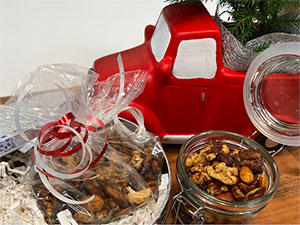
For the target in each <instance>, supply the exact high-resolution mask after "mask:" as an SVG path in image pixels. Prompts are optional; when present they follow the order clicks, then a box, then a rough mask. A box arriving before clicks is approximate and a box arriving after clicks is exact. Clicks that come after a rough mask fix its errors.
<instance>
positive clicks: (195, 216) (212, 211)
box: [172, 131, 279, 224]
mask: <svg viewBox="0 0 300 225" xmlns="http://www.w3.org/2000/svg"><path fill="white" fill-rule="evenodd" d="M209 144H214V145H222V144H226V145H227V146H228V147H229V148H230V147H232V148H237V149H240V150H249V149H252V150H255V151H257V152H259V153H260V154H261V156H262V157H261V159H260V161H261V163H262V165H263V167H264V169H265V173H266V175H267V187H266V191H265V194H264V195H263V196H262V197H260V198H257V199H254V200H251V201H245V202H233V201H226V200H222V199H219V198H217V197H215V196H213V195H211V194H209V193H208V192H206V191H204V190H202V189H201V188H199V187H198V186H197V185H195V184H194V183H193V182H192V181H191V180H190V178H189V177H188V175H187V173H186V172H185V167H184V162H185V160H186V158H187V157H189V156H190V155H191V154H192V153H194V152H196V151H199V150H200V149H203V148H205V147H206V146H208V145H209ZM177 180H178V183H179V184H180V187H181V189H182V191H181V193H180V194H178V195H177V196H176V197H175V198H174V200H175V201H174V204H173V206H172V207H174V206H175V203H176V202H177V203H178V204H179V205H178V206H177V207H175V209H178V210H177V211H176V216H175V220H177V219H178V221H179V222H181V223H183V224H199V223H203V222H204V223H215V224H224V223H239V224H245V223H247V222H249V219H250V218H251V216H252V215H253V214H255V213H257V212H259V211H260V210H261V209H263V208H264V207H265V206H266V205H267V204H268V203H269V201H270V200H271V199H272V197H273V195H274V193H275V191H276V189H277V187H278V184H279V172H278V168H277V165H276V163H275V161H274V160H273V158H272V156H271V155H270V154H269V153H268V152H267V151H266V150H265V149H264V148H263V147H262V146H260V145H259V144H258V143H257V142H255V141H254V140H252V139H250V138H248V137H245V136H242V135H239V134H235V133H231V132H227V131H208V132H205V133H201V134H198V135H195V136H193V137H192V138H190V139H189V140H188V141H187V142H186V143H185V144H184V145H183V146H182V147H181V150H180V152H179V155H178V158H177ZM175 223H177V221H175Z"/></svg>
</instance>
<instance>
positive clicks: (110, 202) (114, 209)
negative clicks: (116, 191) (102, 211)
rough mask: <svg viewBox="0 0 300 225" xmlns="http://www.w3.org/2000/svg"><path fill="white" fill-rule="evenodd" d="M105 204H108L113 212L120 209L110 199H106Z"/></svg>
mask: <svg viewBox="0 0 300 225" xmlns="http://www.w3.org/2000/svg"><path fill="white" fill-rule="evenodd" d="M105 203H106V204H108V205H109V207H110V209H112V210H113V211H118V210H119V209H120V206H119V205H118V204H117V203H116V202H115V201H114V200H113V199H112V198H109V199H107V200H106V201H105Z"/></svg>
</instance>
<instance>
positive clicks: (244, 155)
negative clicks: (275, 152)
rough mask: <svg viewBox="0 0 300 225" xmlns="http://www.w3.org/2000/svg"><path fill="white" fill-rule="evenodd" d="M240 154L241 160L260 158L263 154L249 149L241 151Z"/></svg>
mask: <svg viewBox="0 0 300 225" xmlns="http://www.w3.org/2000/svg"><path fill="white" fill-rule="evenodd" d="M239 156H240V159H241V160H245V159H247V160H254V159H259V158H260V157H261V154H260V153H259V152H257V151H255V150H252V149H249V150H244V151H240V152H239Z"/></svg>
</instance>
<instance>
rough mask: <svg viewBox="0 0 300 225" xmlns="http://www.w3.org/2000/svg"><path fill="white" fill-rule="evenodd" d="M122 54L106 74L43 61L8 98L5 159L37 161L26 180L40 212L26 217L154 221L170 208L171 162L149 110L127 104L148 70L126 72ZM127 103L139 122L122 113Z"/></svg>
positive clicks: (72, 221)
mask: <svg viewBox="0 0 300 225" xmlns="http://www.w3.org/2000/svg"><path fill="white" fill-rule="evenodd" d="M118 62H119V65H120V73H118V74H115V75H113V76H111V77H109V78H108V79H106V80H103V81H97V78H98V74H96V73H94V72H93V71H91V70H89V69H87V68H83V67H79V66H76V65H70V64H54V65H46V66H41V67H39V68H38V69H37V70H36V71H35V72H33V73H32V74H30V76H29V77H28V78H27V79H26V80H25V81H23V82H21V83H20V84H19V85H18V86H17V88H16V91H15V93H14V94H13V95H12V97H11V98H10V99H9V101H8V102H7V103H6V104H5V105H3V106H1V108H0V109H1V111H0V112H1V124H2V122H3V125H4V126H3V129H2V128H1V140H0V141H1V145H0V149H1V151H0V152H1V157H2V160H3V159H4V157H6V158H7V157H8V158H9V157H11V155H12V154H16V153H18V154H19V155H20V154H24V155H23V156H24V158H23V161H24V162H25V164H26V163H27V162H31V164H30V165H28V166H27V167H26V168H27V169H26V171H25V172H24V173H22V174H19V175H18V177H20V178H18V179H19V180H18V182H19V184H24V183H26V184H27V186H26V187H27V190H28V187H30V188H29V189H30V190H28V193H27V195H28V196H31V201H32V202H35V205H36V206H37V207H35V208H34V209H35V211H37V210H38V211H39V213H36V212H35V213H32V215H31V216H32V218H33V219H31V220H30V221H29V220H27V221H25V222H24V223H25V224H26V223H27V224H32V223H33V222H32V221H39V222H34V223H35V224H44V223H47V224H59V223H61V224H77V223H80V224H81V223H88V224H91V223H92V224H104V223H109V224H124V223H138V224H151V223H154V222H155V221H157V220H158V219H159V217H160V216H161V215H162V214H163V212H164V210H165V206H166V203H167V200H168V197H169V193H170V179H171V178H170V169H169V164H168V162H167V159H166V156H165V153H164V151H163V149H162V147H161V144H160V142H159V139H158V138H157V137H155V136H154V135H152V134H151V133H149V132H147V131H146V130H145V128H144V126H143V117H142V114H141V113H140V112H139V111H138V110H137V109H133V108H128V107H127V105H128V103H129V102H130V101H132V100H133V99H134V98H136V97H137V96H138V95H139V94H140V93H141V92H142V91H143V88H144V85H145V79H146V76H147V71H142V70H137V71H128V72H124V71H122V61H121V57H120V56H119V58H118ZM123 110H128V111H129V112H131V113H132V114H133V116H134V117H135V118H136V120H137V123H138V124H134V123H132V122H129V121H127V120H124V119H120V118H119V117H118V114H119V113H120V112H121V111H123ZM2 120H3V121H2ZM25 143H26V144H25ZM24 144H25V145H24ZM16 149H19V150H21V151H22V152H23V153H20V152H15V150H16ZM13 158H14V157H13ZM21 158H22V157H21ZM3 161H5V160H3ZM7 165H9V164H7ZM26 165H27V164H26ZM7 168H10V167H7ZM6 177H7V176H6ZM4 178H5V177H4V176H3V175H2V177H1V179H4ZM11 179H12V180H13V178H12V177H11ZM31 211H32V212H33V210H31ZM37 215H38V216H37ZM41 215H43V219H44V221H42V220H41ZM145 215H147V216H145ZM18 221H23V220H22V218H20V219H19V220H18ZM1 222H7V223H8V224H9V223H15V222H16V220H15V219H12V220H9V221H8V220H6V221H1Z"/></svg>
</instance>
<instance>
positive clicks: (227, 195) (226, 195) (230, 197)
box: [216, 192, 235, 202]
mask: <svg viewBox="0 0 300 225" xmlns="http://www.w3.org/2000/svg"><path fill="white" fill-rule="evenodd" d="M216 197H217V198H220V199H222V200H226V201H231V202H234V201H235V198H234V197H233V195H232V194H231V192H225V193H223V194H219V195H217V196H216Z"/></svg>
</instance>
